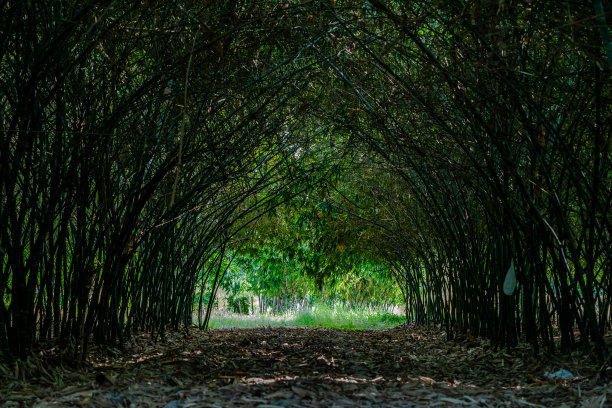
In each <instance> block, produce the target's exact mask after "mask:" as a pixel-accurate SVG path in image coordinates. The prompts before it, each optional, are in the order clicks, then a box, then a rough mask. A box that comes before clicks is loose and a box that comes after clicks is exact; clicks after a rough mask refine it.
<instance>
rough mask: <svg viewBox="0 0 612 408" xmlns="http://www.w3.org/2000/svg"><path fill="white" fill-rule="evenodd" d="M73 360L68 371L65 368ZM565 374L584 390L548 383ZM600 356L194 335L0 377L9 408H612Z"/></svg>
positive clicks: (423, 336)
mask: <svg viewBox="0 0 612 408" xmlns="http://www.w3.org/2000/svg"><path fill="white" fill-rule="evenodd" d="M62 361H64V362H63V363H62ZM561 368H563V369H566V370H568V371H570V372H571V373H572V375H573V376H574V379H572V380H571V381H568V380H552V379H549V378H548V377H547V376H546V375H545V373H546V372H549V373H552V372H555V371H557V370H558V369H561ZM598 369H599V366H598V365H597V364H596V362H595V361H594V359H593V357H592V356H591V355H589V354H585V353H582V352H575V353H574V354H572V355H570V356H565V357H541V358H540V359H539V360H538V359H535V358H534V357H533V354H532V352H531V349H530V348H529V347H528V346H527V345H522V346H519V347H516V348H514V349H511V350H503V351H495V350H493V349H492V348H491V347H490V346H489V345H488V342H486V341H484V340H477V339H474V338H470V337H463V338H461V340H460V341H447V340H446V338H445V335H444V333H443V332H442V331H440V330H437V329H432V328H423V327H412V326H411V327H404V326H402V327H398V328H394V329H389V330H371V331H369V330H364V331H345V330H337V329H323V328H259V329H218V330H209V331H202V330H198V329H195V328H193V329H189V330H185V331H181V332H174V333H170V334H168V335H166V337H165V339H164V341H157V342H154V341H152V340H151V339H150V337H149V336H148V335H145V334H142V335H137V336H135V337H134V338H133V340H132V341H131V342H130V344H129V345H128V346H127V347H126V348H125V349H124V350H123V351H121V352H120V351H118V350H113V349H102V348H97V349H93V350H92V351H91V353H90V358H89V359H88V362H87V364H85V365H84V366H82V367H80V368H76V367H70V366H69V365H67V364H66V362H65V359H64V360H59V359H57V357H56V356H55V355H54V353H53V352H50V351H49V350H47V351H45V352H41V353H40V354H39V355H38V356H37V357H32V358H30V359H28V360H27V361H25V362H21V363H18V364H14V365H10V366H7V365H4V366H0V371H1V373H0V374H1V375H2V379H0V401H2V403H3V405H2V406H4V407H20V406H34V407H165V408H187V407H260V408H268V407H269V408H272V407H350V406H364V407H368V406H372V407H446V406H464V407H506V406H512V407H549V406H554V407H577V406H581V407H610V406H611V405H610V402H609V400H608V399H607V395H608V394H612V387H610V386H608V385H605V384H602V382H603V381H602V380H601V379H600V378H598V376H597V372H598Z"/></svg>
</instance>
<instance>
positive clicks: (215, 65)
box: [0, 0, 612, 359]
mask: <svg viewBox="0 0 612 408" xmlns="http://www.w3.org/2000/svg"><path fill="white" fill-rule="evenodd" d="M124 3H126V2H116V1H110V0H107V1H95V2H94V1H85V2H83V1H79V2H77V1H71V0H65V1H49V2H45V1H43V2H25V1H23V2H6V3H4V4H3V6H2V12H1V13H0V27H2V28H1V30H0V58H1V60H0V61H1V62H0V78H1V81H0V143H1V147H0V173H1V174H2V178H1V184H0V294H1V295H2V298H3V302H2V304H0V349H1V350H2V353H3V354H4V355H5V356H7V357H8V356H10V355H18V356H22V357H23V356H26V355H27V353H28V352H29V351H30V350H31V349H32V347H33V346H34V345H35V344H36V343H38V342H41V341H45V340H48V339H56V340H58V341H60V342H61V343H62V344H63V345H65V346H70V347H69V349H70V350H72V351H73V352H74V353H75V355H80V356H81V357H85V356H86V353H87V344H88V342H89V341H91V340H93V341H96V342H103V343H110V344H119V345H121V344H122V343H123V342H124V341H125V340H126V338H127V337H128V336H129V335H130V333H133V332H134V331H137V330H147V331H150V332H152V333H154V334H155V335H163V332H164V330H166V329H168V328H173V329H176V328H178V327H180V326H182V325H190V324H192V320H193V319H194V315H195V316H196V317H197V323H198V324H199V325H201V326H202V327H205V326H206V322H207V319H208V315H209V313H210V307H211V305H212V299H213V298H214V293H215V290H216V289H217V288H218V285H219V284H220V279H221V278H222V276H223V275H224V273H225V270H226V269H227V267H228V264H229V262H231V260H232V256H233V254H234V253H235V252H236V251H237V250H238V249H239V248H240V247H241V245H243V244H244V242H245V241H247V240H249V239H254V238H253V237H256V236H257V234H256V233H255V234H254V233H252V231H253V230H254V229H256V228H257V224H258V220H259V219H260V218H261V217H264V216H265V215H266V214H267V213H268V212H269V211H270V210H272V209H274V208H276V207H278V206H280V205H283V204H284V203H287V202H290V201H291V200H293V199H294V198H295V197H297V196H300V195H303V194H310V195H311V196H312V195H313V194H315V192H316V191H325V192H326V193H324V194H320V200H321V202H322V203H325V204H326V206H325V208H326V209H327V210H326V211H328V212H332V211H333V212H336V213H342V214H343V215H344V216H343V217H336V218H333V217H328V218H325V217H324V216H323V217H322V219H323V220H325V223H324V224H325V225H324V228H326V229H327V230H328V232H329V234H328V235H327V237H328V239H329V241H330V243H333V244H335V245H336V246H339V244H340V241H341V240H344V241H346V242H342V248H345V247H346V248H350V250H352V251H355V252H361V253H362V254H366V255H367V256H371V257H372V258H373V259H374V258H375V259H377V260H380V262H382V263H384V264H385V265H387V266H388V267H389V268H391V269H392V270H393V271H394V274H395V276H396V278H397V281H398V285H399V287H400V288H401V289H402V292H403V294H404V296H405V298H406V302H407V309H406V313H407V317H408V318H410V319H413V320H416V321H417V322H423V323H425V322H439V323H443V324H444V326H445V327H446V330H447V332H448V334H449V336H453V335H454V334H457V333H459V332H466V331H468V330H469V331H471V332H472V333H474V334H478V335H482V336H487V337H489V338H491V339H492V341H494V342H495V344H497V345H499V346H510V345H513V344H516V342H517V341H519V339H520V338H521V337H524V338H525V339H527V340H528V341H529V342H531V343H532V345H533V347H534V350H535V351H536V352H538V350H539V348H540V347H542V346H544V347H546V348H547V349H548V350H549V351H554V350H555V348H556V344H555V340H554V337H555V335H556V331H557V330H558V331H559V332H560V336H561V341H560V344H559V346H560V347H561V349H562V350H564V351H565V350H569V349H571V348H572V347H573V346H574V345H575V344H576V343H578V342H580V343H582V344H584V345H588V344H593V345H594V346H595V349H596V350H597V352H598V354H599V356H600V358H601V359H604V358H605V357H607V354H606V353H607V352H608V350H607V346H606V344H605V342H604V339H603V334H604V332H605V331H606V330H607V329H608V328H609V326H610V319H611V316H610V308H611V305H610V301H611V294H612V281H611V275H612V274H611V272H612V271H611V260H612V242H611V239H610V227H611V224H612V217H611V211H612V210H611V208H610V206H611V201H612V168H611V164H612V160H611V157H610V156H611V155H610V140H611V132H612V117H611V116H612V112H611V109H610V106H611V103H610V102H611V91H612V86H611V83H610V74H611V71H610V68H611V67H612V42H611V39H610V28H609V25H608V22H609V20H610V18H612V17H611V16H610V10H607V9H604V6H603V5H602V3H601V1H593V2H586V1H573V2H564V3H559V2H553V1H542V2H530V1H490V0H474V1H458V0H457V1H453V0H449V1H443V2H435V3H434V2H410V3H407V2H391V1H374V0H370V1H357V0H353V1H342V0H338V1H329V0H326V1H323V0H314V1H309V2H302V1H283V2H281V1H264V2H251V1H246V0H245V1H240V0H227V1H222V0H205V1H195V0H194V1H191V0H182V1H177V2H172V3H171V4H170V3H168V2H160V1H159V2H158V1H154V0H151V1H147V2H142V3H141V2H134V4H124ZM323 188H324V190H323ZM332 247H333V246H330V248H332ZM511 265H512V268H513V269H514V270H515V271H516V280H517V282H516V287H515V288H513V289H514V290H513V291H512V292H511V294H505V293H504V291H503V290H502V287H503V285H504V280H505V277H506V275H507V272H508V270H509V269H510V266H511ZM196 293H198V294H199V296H198V297H197V298H196ZM203 293H208V294H209V296H208V298H205V297H204V296H202V294H203Z"/></svg>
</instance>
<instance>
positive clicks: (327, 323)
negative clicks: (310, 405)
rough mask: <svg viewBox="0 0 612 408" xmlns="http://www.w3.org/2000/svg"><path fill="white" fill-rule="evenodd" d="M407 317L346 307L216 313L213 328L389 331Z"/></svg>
mask: <svg viewBox="0 0 612 408" xmlns="http://www.w3.org/2000/svg"><path fill="white" fill-rule="evenodd" d="M404 320H405V318H404V317H403V316H398V315H395V314H390V313H382V312H380V311H378V310H371V309H359V310H356V309H344V308H342V307H329V306H313V307H311V308H309V309H307V310H303V311H300V312H297V313H286V314H283V315H281V316H271V315H260V314H256V315H240V314H235V313H229V312H221V311H213V314H212V316H211V318H210V324H209V326H210V328H213V329H221V328H230V327H234V328H239V329H247V328H253V327H327V328H334V329H346V330H370V329H388V328H391V327H395V326H397V325H399V324H402V323H404Z"/></svg>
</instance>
